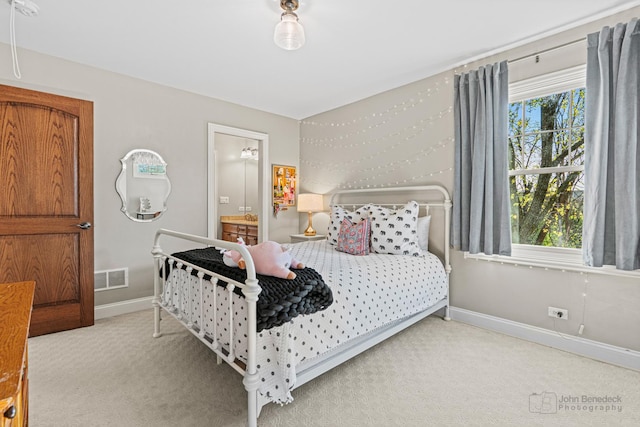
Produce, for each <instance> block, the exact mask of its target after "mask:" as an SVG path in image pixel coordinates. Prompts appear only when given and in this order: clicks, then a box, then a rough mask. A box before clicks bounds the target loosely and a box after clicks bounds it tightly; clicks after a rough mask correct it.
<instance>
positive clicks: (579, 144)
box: [571, 126, 584, 166]
mask: <svg viewBox="0 0 640 427" xmlns="http://www.w3.org/2000/svg"><path fill="white" fill-rule="evenodd" d="M571 144H572V148H571V150H572V156H571V165H572V166H581V165H584V126H583V127H579V128H574V129H572V131H571Z"/></svg>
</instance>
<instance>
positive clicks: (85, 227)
mask: <svg viewBox="0 0 640 427" xmlns="http://www.w3.org/2000/svg"><path fill="white" fill-rule="evenodd" d="M76 227H80V228H82V229H83V230H88V229H89V228H91V223H90V222H81V223H80V224H76Z"/></svg>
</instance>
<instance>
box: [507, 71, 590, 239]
mask: <svg viewBox="0 0 640 427" xmlns="http://www.w3.org/2000/svg"><path fill="white" fill-rule="evenodd" d="M584 105H585V89H584V67H578V68H574V69H570V70H564V71H560V72H557V73H552V74H549V75H547V76H544V77H538V78H535V79H530V80H528V81H526V82H520V83H518V84H512V85H510V104H509V188H510V197H511V229H512V241H513V243H514V244H520V245H533V246H546V247H556V248H574V249H580V248H581V247H582V205H583V190H584ZM514 249H516V247H515V246H514Z"/></svg>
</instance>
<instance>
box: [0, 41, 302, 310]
mask: <svg viewBox="0 0 640 427" xmlns="http://www.w3.org/2000/svg"><path fill="white" fill-rule="evenodd" d="M18 53H19V59H20V66H21V69H22V80H17V79H15V78H14V77H13V73H12V68H11V52H10V49H9V46H8V45H6V44H2V43H0V58H3V60H2V61H0V83H2V84H6V85H12V86H18V87H24V88H27V89H33V90H39V91H43V92H49V93H55V94H60V95H66V96H72V97H76V98H82V99H87V100H90V101H93V103H94V158H95V161H94V189H95V202H94V206H95V217H94V233H95V268H96V270H103V269H112V268H121V267H128V268H129V278H130V284H129V288H128V289H122V290H111V291H106V292H98V293H96V305H99V304H105V303H110V302H115V301H123V300H127V299H133V298H140V297H146V296H150V295H152V293H153V290H152V280H153V279H152V262H153V260H152V257H151V254H150V251H151V246H152V244H153V236H154V233H155V231H156V230H157V229H158V228H160V227H163V228H169V229H174V230H179V231H183V232H187V233H193V234H198V235H203V236H206V234H207V182H206V179H207V123H208V122H214V123H218V124H223V125H227V126H232V127H237V128H242V129H248V130H252V131H257V132H263V133H266V134H268V135H269V138H270V140H269V151H270V152H269V156H270V161H271V162H276V163H281V164H288V165H296V166H297V165H298V159H299V144H298V140H299V125H298V122H297V121H296V120H293V119H289V118H285V117H282V116H277V115H274V114H269V113H266V112H262V111H258V110H254V109H250V108H246V107H242V106H239V105H235V104H230V103H227V102H223V101H219V100H216V99H212V98H207V97H204V96H200V95H195V94H192V93H189V92H184V91H180V90H176V89H172V88H168V87H164V86H160V85H157V84H154V83H150V82H146V81H142V80H138V79H134V78H130V77H126V76H123V75H119V74H115V73H111V72H107V71H103V70H99V69H95V68H91V67H86V66H83V65H79V64H76V63H73V62H69V61H64V60H60V59H57V58H54V57H50V56H46V55H41V54H38V53H35V52H31V51H26V50H19V51H18ZM185 72H188V70H187V71H185ZM133 148H147V149H151V150H155V151H157V152H158V153H159V154H160V155H161V156H162V157H163V158H164V159H165V161H166V162H167V163H168V166H167V174H168V176H169V178H170V179H171V184H172V192H171V195H170V197H169V201H168V210H167V212H166V213H165V214H164V215H163V216H162V217H161V218H160V219H158V220H157V221H154V222H152V223H137V222H133V221H131V220H129V219H127V217H125V215H123V214H122V213H121V212H120V206H121V203H120V199H119V197H118V195H117V194H116V192H115V186H114V183H115V179H116V177H117V176H118V173H119V171H120V161H119V159H120V158H121V157H122V156H124V155H125V154H126V153H127V152H128V151H129V150H131V149H133ZM267 220H268V221H269V230H270V234H269V235H270V238H271V239H274V240H275V239H286V240H284V241H288V234H290V233H293V232H296V231H297V230H298V215H297V213H295V212H284V213H283V214H282V215H280V216H279V217H278V219H277V220H276V219H274V218H273V217H270V218H267Z"/></svg>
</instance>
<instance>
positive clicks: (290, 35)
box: [273, 0, 305, 50]
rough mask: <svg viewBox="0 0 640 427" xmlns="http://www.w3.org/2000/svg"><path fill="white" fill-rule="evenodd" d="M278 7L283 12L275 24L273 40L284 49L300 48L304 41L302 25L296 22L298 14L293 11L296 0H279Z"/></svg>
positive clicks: (296, 4)
mask: <svg viewBox="0 0 640 427" xmlns="http://www.w3.org/2000/svg"><path fill="white" fill-rule="evenodd" d="M280 7H281V8H282V9H283V10H284V13H283V14H282V15H281V16H280V22H278V25H276V31H275V33H274V34H273V41H274V42H275V43H276V44H277V45H278V46H279V47H281V48H283V49H286V50H296V49H300V48H301V47H302V46H303V45H304V42H305V38H304V27H303V26H302V25H301V24H300V22H298V15H296V14H295V13H294V12H293V11H294V10H296V9H298V0H280Z"/></svg>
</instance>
